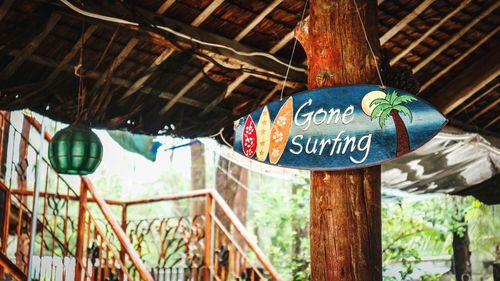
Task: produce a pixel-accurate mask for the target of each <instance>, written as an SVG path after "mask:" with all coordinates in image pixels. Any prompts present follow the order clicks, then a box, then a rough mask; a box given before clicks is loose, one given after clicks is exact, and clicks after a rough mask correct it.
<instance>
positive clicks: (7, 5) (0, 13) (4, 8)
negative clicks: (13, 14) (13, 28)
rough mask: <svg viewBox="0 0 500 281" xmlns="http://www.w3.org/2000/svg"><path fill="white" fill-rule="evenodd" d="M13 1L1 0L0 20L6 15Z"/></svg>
mask: <svg viewBox="0 0 500 281" xmlns="http://www.w3.org/2000/svg"><path fill="white" fill-rule="evenodd" d="M13 3H14V0H3V2H2V5H0V21H1V20H3V18H4V17H5V16H6V15H7V13H8V12H9V10H10V7H12V4H13Z"/></svg>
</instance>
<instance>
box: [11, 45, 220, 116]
mask: <svg viewBox="0 0 500 281" xmlns="http://www.w3.org/2000/svg"><path fill="white" fill-rule="evenodd" d="M21 54H22V51H20V50H12V51H10V52H9V55H10V56H14V57H17V56H20V55H21ZM26 60H28V61H31V62H34V63H37V64H40V65H43V66H48V67H53V68H55V67H57V66H58V65H59V62H57V61H55V60H53V59H50V58H46V57H43V56H40V55H36V54H32V55H31V56H29V57H28V58H26ZM74 69H75V66H74V65H70V64H66V65H64V66H62V69H61V70H62V71H64V72H68V73H74ZM85 75H87V77H89V78H92V79H99V78H100V77H102V76H103V75H104V74H103V73H101V72H97V71H93V70H87V71H86V72H85ZM109 81H110V82H111V84H113V85H116V86H119V87H124V88H129V87H130V86H131V85H132V84H133V82H132V81H129V80H127V79H122V78H117V77H111V78H109ZM139 91H140V92H141V93H144V94H155V95H157V96H158V97H159V98H162V99H166V100H170V99H172V98H174V96H175V95H174V94H173V93H170V92H168V91H163V90H159V89H155V88H152V87H142V88H141V89H140V90H139ZM178 102H179V103H182V104H185V105H188V106H191V107H196V108H201V109H204V108H206V107H207V106H208V104H206V103H202V102H199V101H197V100H194V99H190V98H185V97H181V98H179V100H178ZM216 111H218V112H221V113H225V114H227V113H229V111H227V110H224V109H220V108H216Z"/></svg>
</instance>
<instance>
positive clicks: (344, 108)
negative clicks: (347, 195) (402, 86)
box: [233, 85, 447, 170]
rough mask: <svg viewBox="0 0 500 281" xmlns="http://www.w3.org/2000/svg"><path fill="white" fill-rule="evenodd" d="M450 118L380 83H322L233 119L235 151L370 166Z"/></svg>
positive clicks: (282, 162) (290, 162)
mask: <svg viewBox="0 0 500 281" xmlns="http://www.w3.org/2000/svg"><path fill="white" fill-rule="evenodd" d="M446 123H447V120H446V118H445V117H444V116H443V115H442V114H441V113H440V112H439V111H437V110H436V109H435V108H434V107H432V106H431V105H429V104H428V103H427V102H425V101H423V100H422V99H419V98H417V97H416V96H414V95H412V94H409V93H407V92H405V91H402V90H398V89H394V88H390V87H386V88H381V87H380V86H377V85H349V86H338V87H327V88H318V89H314V90H310V91H305V92H301V93H298V94H295V95H293V96H290V97H287V98H284V99H283V100H281V101H276V102H272V103H270V104H267V105H266V106H264V107H262V108H260V109H258V110H256V111H254V112H252V113H251V114H249V115H247V116H244V117H242V118H240V119H239V120H236V121H235V122H234V131H235V137H234V143H233V145H234V150H235V151H237V152H238V153H241V154H242V155H245V156H246V157H248V158H251V159H255V160H256V161H260V162H262V163H267V164H271V165H277V166H282V167H289V168H297V169H307V170H344V169H353V168H361V167H368V166H373V165H377V164H380V163H383V162H385V161H389V160H391V159H393V158H396V157H400V156H402V155H404V154H406V153H408V152H410V151H413V150H415V149H417V148H418V147H420V146H422V145H423V144H425V143H426V142H427V141H429V140H430V139H431V138H432V137H433V136H435V135H436V134H437V133H438V132H439V131H440V130H441V128H442V127H443V126H444V125H445V124H446Z"/></svg>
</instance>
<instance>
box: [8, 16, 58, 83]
mask: <svg viewBox="0 0 500 281" xmlns="http://www.w3.org/2000/svg"><path fill="white" fill-rule="evenodd" d="M60 19H61V15H59V14H56V13H52V14H51V15H50V18H49V20H48V22H47V24H46V25H45V28H44V30H43V31H42V32H41V33H39V34H38V35H36V36H35V37H34V38H33V39H32V40H31V42H30V43H29V44H28V45H27V46H26V47H24V49H23V50H22V54H21V55H20V56H17V57H15V58H14V59H13V60H12V61H11V62H10V63H9V64H8V65H7V66H6V67H5V68H4V69H3V70H2V72H0V79H7V78H9V77H11V76H12V75H13V74H14V73H15V72H16V70H17V69H18V68H19V67H20V66H21V65H22V64H23V62H24V61H25V60H26V58H27V57H29V56H30V55H31V54H33V53H34V52H35V50H36V49H37V48H38V47H39V46H40V44H41V43H42V42H43V40H44V39H45V37H47V35H48V34H49V33H50V31H51V30H52V29H53V28H54V27H55V26H56V24H57V22H59V20H60Z"/></svg>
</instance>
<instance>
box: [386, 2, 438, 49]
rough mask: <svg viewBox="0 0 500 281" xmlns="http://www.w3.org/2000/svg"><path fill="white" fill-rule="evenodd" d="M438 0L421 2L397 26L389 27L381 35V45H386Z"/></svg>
mask: <svg viewBox="0 0 500 281" xmlns="http://www.w3.org/2000/svg"><path fill="white" fill-rule="evenodd" d="M434 1H436V0H425V1H424V2H422V3H420V5H418V6H417V7H416V8H415V10H413V11H412V12H411V13H409V14H408V15H407V16H406V17H404V18H403V19H402V20H401V21H399V22H398V23H397V24H396V25H395V26H393V27H392V28H391V29H389V30H388V31H387V32H386V33H385V34H384V35H382V37H380V45H384V44H385V43H386V42H387V41H389V40H390V39H391V38H392V37H394V35H396V34H398V32H400V31H401V30H402V29H403V28H405V26H406V25H407V24H408V23H410V22H411V21H412V20H414V19H415V18H416V17H418V16H419V15H420V14H421V13H422V12H423V11H425V9H427V8H428V7H429V6H430V5H431V4H432V3H434Z"/></svg>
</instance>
